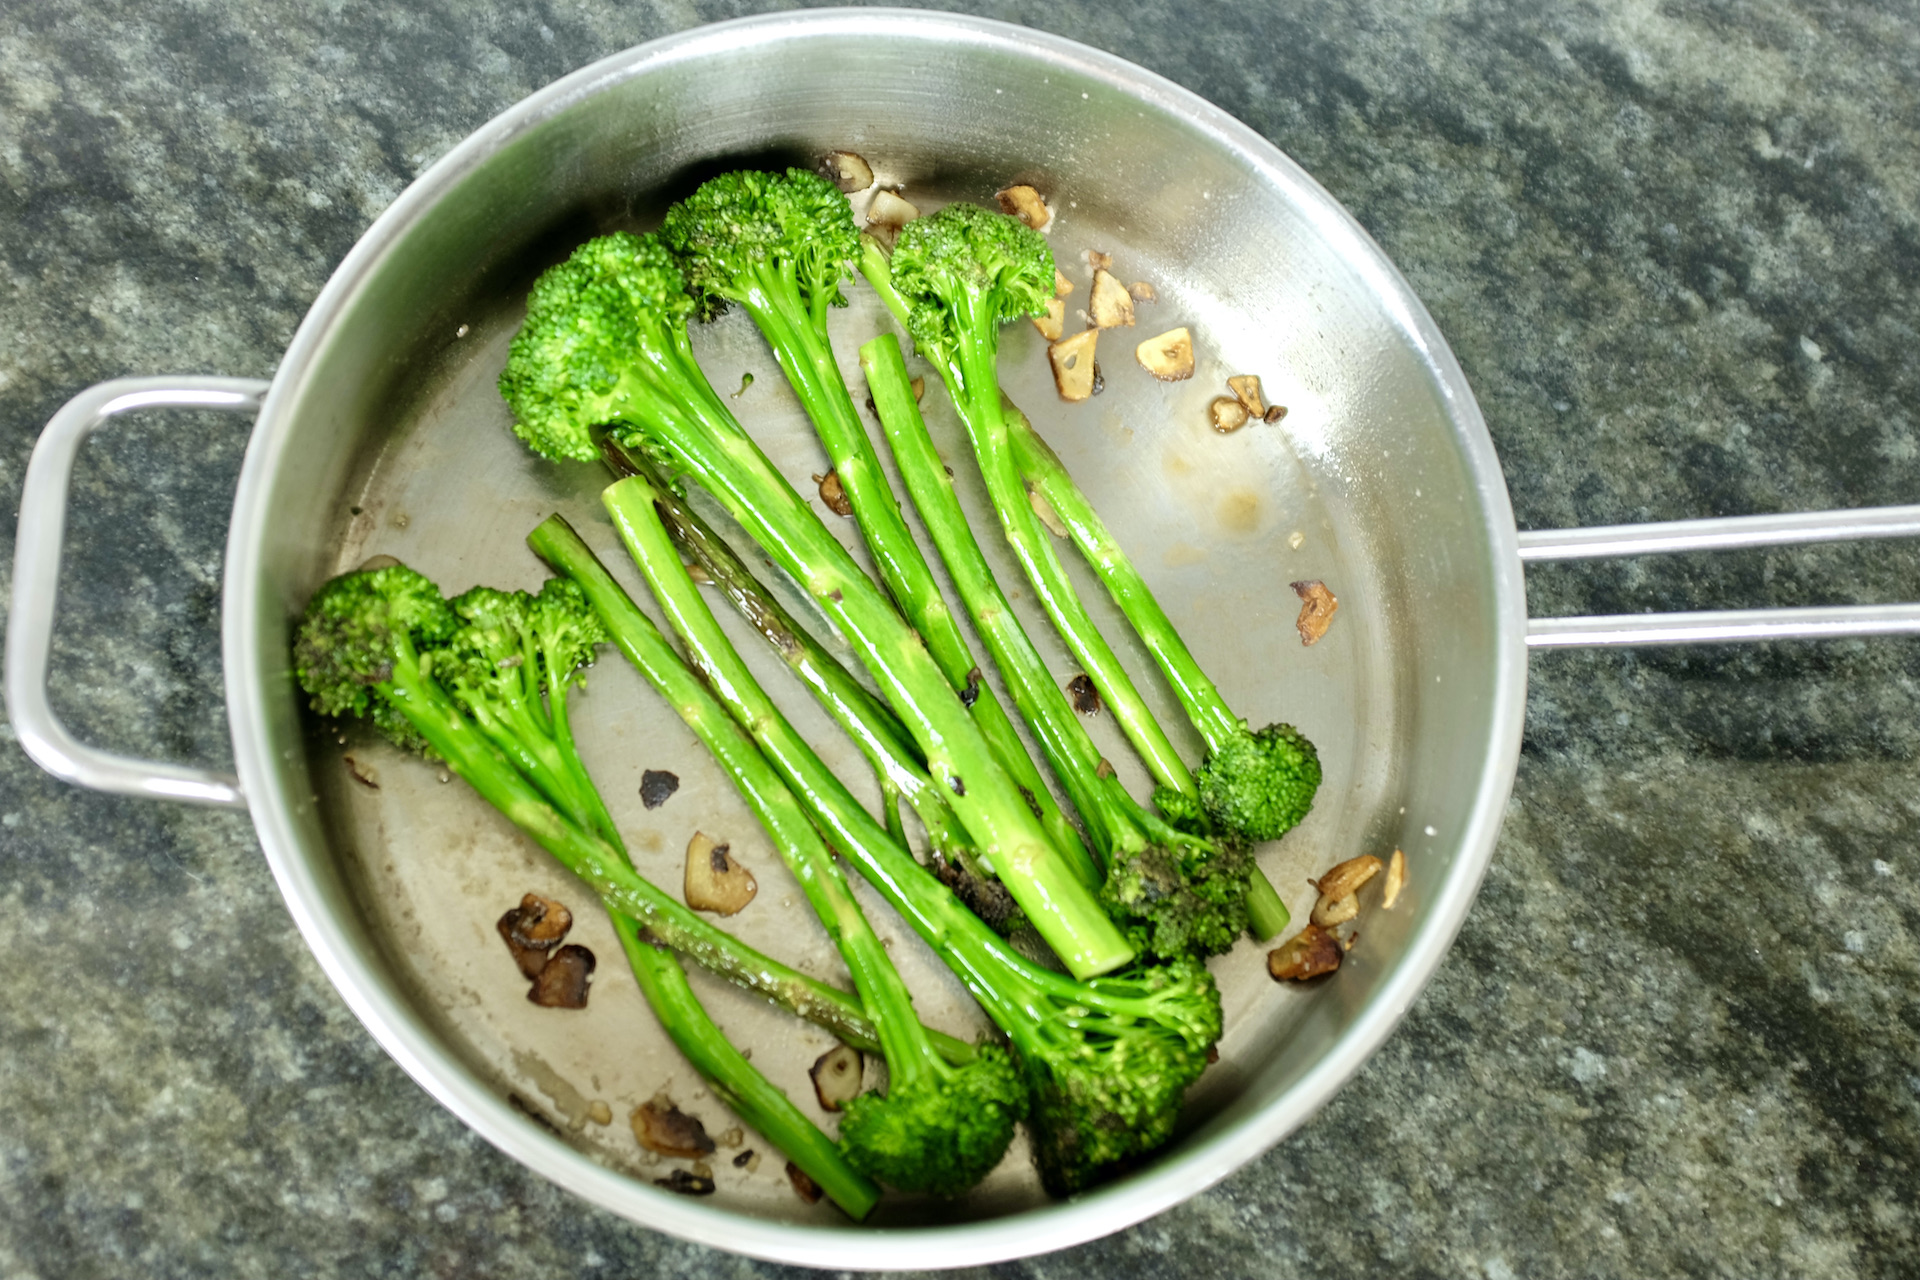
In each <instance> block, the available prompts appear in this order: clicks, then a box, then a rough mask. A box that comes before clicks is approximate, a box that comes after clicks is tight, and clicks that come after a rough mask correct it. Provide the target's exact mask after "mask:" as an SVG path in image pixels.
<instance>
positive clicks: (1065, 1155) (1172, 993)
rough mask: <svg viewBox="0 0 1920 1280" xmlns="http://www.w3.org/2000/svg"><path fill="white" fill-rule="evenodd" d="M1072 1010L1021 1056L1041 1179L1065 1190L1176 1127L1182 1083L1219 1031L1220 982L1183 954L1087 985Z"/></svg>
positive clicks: (1152, 1145) (1107, 1172)
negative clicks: (1043, 1045) (1043, 1044)
mask: <svg viewBox="0 0 1920 1280" xmlns="http://www.w3.org/2000/svg"><path fill="white" fill-rule="evenodd" d="M1084 986H1085V987H1086V988H1088V989H1089V990H1088V993H1087V998H1086V999H1085V1001H1084V1002H1083V1003H1082V1004H1079V1005H1077V1006H1075V1007H1074V1008H1073V1009H1072V1010H1070V1013H1071V1015H1072V1016H1071V1018H1070V1019H1068V1018H1063V1019H1060V1020H1057V1021H1055V1022H1053V1023H1050V1024H1048V1028H1047V1029H1048V1031H1049V1032H1050V1033H1051V1034H1050V1035H1049V1041H1050V1043H1049V1044H1048V1045H1047V1047H1046V1048H1044V1049H1042V1050H1041V1051H1039V1052H1029V1053H1027V1054H1026V1056H1025V1057H1024V1058H1023V1061H1022V1065H1023V1066H1024V1067H1025V1068H1026V1072H1027V1080H1028V1084H1029V1087H1030V1089H1031V1091H1032V1096H1033V1102H1032V1111H1031V1113H1030V1116H1029V1126H1028V1127H1029V1129H1030V1130H1031V1132H1032V1134H1033V1143H1034V1160H1035V1162H1036V1163H1037V1164H1038V1166H1039V1169H1040V1181H1041V1183H1042V1185H1044V1186H1045V1187H1046V1189H1047V1191H1048V1193H1049V1194H1052V1195H1055V1196H1066V1195H1071V1194H1073V1193H1074V1192H1076V1191H1081V1190H1084V1189H1086V1188H1087V1187H1089V1186H1091V1185H1093V1184H1094V1183H1095V1182H1098V1181H1100V1180H1101V1179H1103V1178H1106V1177H1109V1176H1111V1175H1113V1174H1115V1173H1119V1172H1122V1171H1124V1170H1125V1169H1126V1168H1128V1167H1129V1166H1130V1165H1131V1164H1132V1163H1133V1162H1134V1161H1136V1160H1138V1159H1140V1158H1141V1157H1143V1156H1145V1155H1147V1154H1148V1153H1150V1152H1152V1151H1154V1150H1155V1149H1157V1148H1158V1147H1160V1146H1161V1145H1162V1144H1163V1143H1165V1142H1166V1141H1167V1139H1168V1138H1169V1137H1171V1136H1172V1134H1173V1129H1174V1125H1175V1123H1176V1122H1177V1121H1178V1119H1179V1115H1180V1100H1181V1098H1182V1096H1183V1095H1184V1094H1185V1093H1186V1090H1187V1086H1188V1085H1190V1084H1192V1083H1193V1082H1194V1081H1195V1080H1197V1079H1199V1078H1200V1073H1201V1072H1202V1071H1204V1070H1206V1067H1207V1053H1208V1050H1210V1049H1211V1048H1212V1047H1213V1045H1214V1043H1215V1042H1216V1041H1217V1040H1219V1038H1220V1030H1221V1011H1220V991H1219V988H1217V987H1216V986H1215V985H1214V982H1213V978H1212V975H1210V974H1209V973H1208V972H1207V970H1206V966H1205V965H1204V964H1202V963H1200V962H1199V961H1197V960H1194V959H1191V958H1187V959H1182V960H1177V961H1174V962H1173V963H1171V964H1166V965H1155V966H1151V967H1148V968H1143V969H1136V970H1132V971H1129V972H1128V973H1125V974H1119V975H1115V976H1112V977H1106V978H1096V979H1094V980H1093V981H1091V982H1089V983H1086V984H1084Z"/></svg>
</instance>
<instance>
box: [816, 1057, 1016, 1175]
mask: <svg viewBox="0 0 1920 1280" xmlns="http://www.w3.org/2000/svg"><path fill="white" fill-rule="evenodd" d="M1026 1112H1027V1088H1026V1083H1025V1081H1024V1080H1023V1079H1022V1077H1021V1073H1020V1069H1019V1068H1018V1067H1017V1066H1016V1065H1015V1063H1014V1061H1013V1057H1012V1055H1011V1054H1009V1053H1008V1052H1007V1051H1006V1050H1005V1049H1002V1048H999V1047H998V1046H995V1045H981V1046H980V1049H979V1053H978V1054H977V1056H976V1057H975V1058H974V1060H973V1061H972V1062H970V1063H967V1064H966V1065H965V1066H958V1067H948V1068H946V1069H945V1070H943V1071H940V1072H938V1073H937V1074H930V1075H929V1076H927V1077H926V1078H925V1079H924V1080H923V1081H921V1082H919V1083H917V1084H916V1085H915V1086H914V1087H911V1088H904V1089H901V1088H896V1089H892V1090H890V1091H889V1092H888V1093H887V1094H886V1095H885V1096H884V1097H883V1096H881V1095H880V1094H876V1093H863V1094H861V1095H860V1096H859V1097H857V1098H855V1099H854V1100H853V1101H851V1102H849V1103H848V1104H847V1105H846V1110H845V1112H844V1114H843V1115H842V1116H841V1119H840V1148H841V1150H842V1151H843V1152H844V1153H845V1154H846V1157H847V1160H848V1161H849V1162H850V1163H851V1164H852V1165H853V1167H854V1168H856V1169H858V1170H860V1172H862V1173H864V1174H866V1175H867V1176H868V1177H870V1178H873V1179H875V1180H876V1181H879V1182H884V1183H886V1184H887V1185H888V1186H892V1187H898V1188H899V1189H900V1190H902V1191H925V1192H930V1193H932V1194H933V1195H939V1196H957V1195H959V1194H961V1193H962V1192H964V1191H966V1190H967V1189H968V1188H970V1187H972V1186H974V1185H975V1184H976V1183H978V1182H979V1181H980V1180H981V1179H982V1178H984V1177H986V1176H987V1174H988V1173H990V1172H992V1170H993V1167H994V1166H995V1165H997V1164H999V1163H1000V1160H1001V1157H1003V1156H1005V1155H1006V1153H1007V1144H1008V1143H1010V1142H1012V1141H1013V1127H1014V1125H1015V1124H1016V1123H1017V1122H1018V1121H1019V1120H1020V1119H1021V1118H1022V1117H1024V1116H1025V1115H1026Z"/></svg>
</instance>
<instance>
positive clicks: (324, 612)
mask: <svg viewBox="0 0 1920 1280" xmlns="http://www.w3.org/2000/svg"><path fill="white" fill-rule="evenodd" d="M459 625H460V619H459V617H458V616H457V615H456V614H455V613H454V612H453V610H452V609H451V608H449V607H448V605H447V602H446V600H445V599H443V598H442V597H441V595H440V588H438V587H436V586H434V585H433V583H432V582H431V581H429V580H428V579H427V578H426V577H424V576H423V575H421V574H419V573H416V572H414V571H413V570H412V569H409V568H407V566H405V565H403V564H394V565H388V566H386V567H384V568H380V569H363V570H360V571H359V572H356V573H345V574H341V575H340V576H339V577H337V578H334V579H333V580H331V581H330V582H328V583H327V584H326V585H324V586H322V587H321V588H320V590H318V591H316V592H315V593H314V595H313V599H311V600H309V601H308V602H307V609H306V612H305V613H304V614H303V615H302V616H301V619H300V630H299V634H298V635H297V636H296V637H295V639H294V645H293V669H294V675H295V677H296V678H297V679H298V680H299V681H300V687H301V688H302V689H304V690H306V692H307V695H308V697H309V698H311V699H312V705H313V709H314V710H315V711H318V712H319V713H320V714H322V715H327V716H361V717H365V718H367V719H370V720H372V721H373V723H374V726H375V727H376V728H377V729H379V730H380V732H381V733H382V734H384V735H385V736H386V737H387V738H389V739H390V740H392V741H393V742H394V743H396V744H397V745H399V746H401V747H404V748H405V749H407V750H409V751H417V752H420V753H422V754H425V752H426V742H425V740H424V739H422V738H421V737H420V735H419V734H418V733H417V732H416V731H415V730H414V728H413V726H412V725H411V724H409V723H408V721H407V719H406V717H405V716H403V715H401V714H400V712H399V711H398V710H397V709H396V708H395V707H394V705H393V702H392V701H391V699H390V697H389V691H390V690H391V687H392V680H393V675H394V668H395V667H396V665H399V664H402V663H411V662H414V661H416V660H417V659H418V658H419V657H420V656H421V655H423V654H425V655H431V654H432V653H433V652H434V651H435V650H436V649H438V648H439V647H440V646H441V645H443V644H445V643H446V642H447V640H448V639H449V638H450V637H451V636H452V635H453V633H454V631H455V630H456V629H458V627H459Z"/></svg>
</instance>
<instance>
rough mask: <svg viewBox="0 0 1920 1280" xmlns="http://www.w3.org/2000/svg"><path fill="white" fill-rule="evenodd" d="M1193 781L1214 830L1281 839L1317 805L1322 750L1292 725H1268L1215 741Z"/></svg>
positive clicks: (1260, 838) (1240, 835)
mask: <svg viewBox="0 0 1920 1280" xmlns="http://www.w3.org/2000/svg"><path fill="white" fill-rule="evenodd" d="M1194 780H1195V781H1196V782H1197V783H1198V784H1199V787H1200V804H1201V807H1202V808H1203V809H1205V811H1206V814H1207V816H1208V818H1210V819H1211V820H1212V822H1213V824H1214V827H1215V829H1216V830H1221V831H1230V832H1233V833H1234V834H1236V835H1238V836H1239V837H1241V838H1242V839H1245V840H1278V839H1279V838H1280V837H1281V836H1283V835H1285V834H1286V833H1287V832H1289V831H1291V830H1292V829H1293V828H1294V827H1296V826H1298V825H1299V824H1300V820H1301V819H1302V818H1304V817H1306V816H1307V810H1308V809H1311V808H1312V807H1313V793H1314V792H1315V791H1317V790H1318V789H1319V787H1320V753H1319V752H1317V751H1315V750H1314V747H1313V744H1312V743H1311V742H1309V741H1307V739H1306V737H1305V735H1303V734H1302V733H1301V732H1300V731H1299V730H1298V729H1296V728H1294V727H1293V726H1292V725H1289V724H1270V725H1268V726H1267V727H1266V728H1264V729H1259V730H1249V731H1247V732H1243V733H1240V734H1238V735H1236V736H1234V737H1233V738H1231V739H1229V740H1227V741H1226V742H1224V743H1221V744H1219V745H1217V746H1215V747H1214V749H1213V750H1212V751H1211V752H1209V753H1208V755H1207V760H1206V763H1205V764H1203V765H1202V766H1201V767H1200V769H1199V771H1198V773H1197V774H1196V775H1195V778H1194Z"/></svg>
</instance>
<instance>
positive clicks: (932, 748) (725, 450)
mask: <svg viewBox="0 0 1920 1280" xmlns="http://www.w3.org/2000/svg"><path fill="white" fill-rule="evenodd" d="M667 328H668V330H669V331H668V332H667V333H666V334H664V335H663V336H664V337H665V338H666V340H667V342H668V343H669V344H670V348H669V350H668V351H664V352H660V353H659V354H658V358H653V357H652V353H651V352H649V358H648V359H647V360H646V361H645V362H644V363H645V366H646V369H647V372H648V376H649V377H650V378H653V379H657V381H656V382H653V383H650V384H647V385H641V384H639V383H637V382H636V383H635V385H634V386H633V387H632V389H631V390H630V391H628V393H627V394H628V398H629V403H630V404H631V405H632V406H633V409H634V410H635V412H634V418H635V419H637V421H636V422H634V423H632V424H630V425H631V427H632V429H633V431H635V432H637V433H638V434H639V435H640V436H641V437H644V438H645V439H646V440H647V441H649V442H651V443H652V444H653V445H654V447H656V448H659V449H662V450H663V451H665V452H666V453H667V454H668V455H669V456H671V457H672V458H673V459H674V460H675V461H676V462H677V463H678V464H679V465H680V466H681V467H683V468H684V469H686V470H687V471H689V472H691V473H692V474H693V475H694V476H695V478H696V479H698V480H699V482H700V483H701V484H703V485H704V486H705V487H706V488H707V490H708V491H709V492H710V493H712V494H713V496H714V497H715V498H716V499H718V500H719V501H720V503H721V504H722V505H723V506H725V507H726V508H727V510H728V512H729V513H730V514H731V515H732V516H733V518H734V519H735V520H737V521H739V522H740V524H741V525H742V526H743V527H744V528H745V529H746V530H747V532H748V534H749V535H750V536H752V538H753V539H754V541H755V542H757V543H759V544H760V547H761V548H762V549H763V550H764V551H766V552H767V553H768V555H770V556H771V557H772V558H773V559H774V561H775V563H777V564H778V565H779V566H780V567H781V568H782V569H783V570H785V571H786V572H787V573H788V574H789V575H790V576H791V577H792V578H793V579H794V581H795V582H797V583H799V584H800V586H801V588H802V589H803V590H805V591H806V592H807V593H808V594H809V595H810V596H811V597H812V598H813V599H814V601H815V602H816V604H818V606H819V607H820V609H821V611H822V612H823V613H825V614H826V615H827V617H828V618H829V619H830V620H832V621H833V623H834V624H835V626H836V627H838V629H839V630H840V633H841V634H842V635H843V636H844V637H845V638H846V639H847V641H848V642H849V643H850V644H851V645H852V646H853V648H854V650H855V651H856V652H857V653H859V655H860V660H861V662H862V663H864V664H865V665H866V667H867V670H868V671H869V672H870V673H871V674H872V675H873V677H874V679H875V680H876V681H878V682H879V684H880V686H881V691H882V693H883V695H884V696H885V697H886V699H887V701H888V703H889V704H890V705H891V706H892V707H893V709H894V710H895V712H897V713H898V714H899V715H900V717H901V720H902V721H903V722H904V723H905V724H906V725H907V727H908V729H909V730H910V731H911V732H912V734H913V736H914V740H915V741H916V742H917V743H918V744H919V745H920V747H921V750H922V751H923V752H924V753H925V758H926V762H927V772H928V773H929V774H930V775H932V777H933V778H934V780H935V781H936V782H938V783H940V784H941V785H943V786H945V787H946V788H947V789H948V790H950V791H951V792H952V793H953V795H952V798H951V799H950V801H949V803H950V804H952V806H953V810H954V813H955V815H956V816H957V817H959V819H960V821H961V822H962V823H964V824H965V825H966V828H967V831H968V834H970V835H971V836H972V837H973V838H974V842H975V845H976V846H977V847H978V848H979V850H980V852H981V853H982V854H983V855H984V856H985V857H986V858H987V860H988V862H989V864H990V865H991V866H992V868H993V871H994V873H995V875H997V876H998V877H999V878H1000V881H1001V883H1002V884H1004V885H1005V886H1006V887H1007V890H1008V891H1009V892H1010V893H1011V894H1012V895H1013V898H1014V900H1015V901H1016V902H1018V903H1019V904H1020V905H1021V907H1022V909H1023V910H1025V912H1026V914H1027V917H1028V919H1029V920H1030V921H1031V922H1032V923H1033V925H1034V927H1035V928H1036V929H1037V930H1038V931H1039V933H1040V935H1041V937H1042V938H1043V939H1045V940H1046V942H1047V945H1048V946H1050V947H1052V948H1053V950H1054V952H1055V954H1057V955H1058V956H1059V957H1060V959H1061V960H1062V961H1063V962H1064V963H1065V964H1066V966H1067V968H1068V969H1069V970H1070V971H1072V972H1073V973H1074V974H1076V975H1077V976H1082V977H1089V976H1092V975H1094V974H1098V973H1105V972H1107V971H1108V970H1110V969H1116V968H1118V967H1119V966H1121V965H1123V964H1125V963H1126V962H1127V961H1128V960H1130V959H1132V958H1133V955H1134V951H1133V948H1132V947H1131V946H1130V945H1129V944H1128V942H1127V940H1126V938H1125V937H1124V936H1123V935H1122V934H1121V932H1120V930H1119V929H1118V927H1116V926H1115V925H1114V924H1113V922H1112V921H1110V920H1108V919H1107V918H1106V915H1105V913H1104V912H1102V911H1101V910H1100V907H1099V904H1098V903H1097V902H1096V901H1095V899H1094V895H1093V891H1092V890H1091V889H1090V888H1088V886H1087V885H1086V884H1085V883H1084V882H1083V881H1082V880H1081V879H1080V878H1079V875H1078V873H1077V872H1076V871H1075V870H1074V868H1073V864H1072V862H1071V861H1070V860H1069V859H1068V858H1067V856H1066V855H1063V854H1061V853H1060V852H1059V850H1057V849H1056V848H1054V846H1053V843H1052V840H1051V838H1050V837H1049V836H1048V835H1047V832H1046V828H1045V827H1044V825H1042V823H1041V822H1040V820H1039V819H1038V818H1037V817H1035V816H1034V814H1033V812H1032V810H1030V809H1029V808H1028V807H1027V800H1026V798H1025V796H1024V795H1023V794H1022V793H1021V791H1020V788H1019V786H1018V784H1016V783H1015V782H1014V780H1013V779H1012V778H1011V777H1009V776H1008V775H1007V773H1006V772H1005V770H1004V769H1002V768H1001V766H1000V764H999V762H998V761H997V760H996V759H995V758H994V755H993V752H992V750H991V748H990V747H989V746H988V745H987V741H986V739H985V737H984V736H982V734H981V733H980V730H979V727H978V726H977V725H975V724H974V722H973V719H972V717H971V716H970V714H969V713H968V711H967V709H966V707H965V705H964V704H963V703H962V701H961V699H960V696H959V695H958V694H956V693H955V692H954V691H953V688H952V686H951V685H949V684H948V683H947V680H946V676H945V675H944V674H943V673H942V672H941V670H940V668H939V665H938V664H937V663H935V662H934V660H933V657H932V655H930V654H929V653H927V651H926V648H925V646H924V645H922V644H921V642H920V637H919V635H918V634H917V633H915V632H914V631H913V629H912V628H910V627H909V626H908V625H907V624H906V621H905V620H904V619H903V618H901V616H900V615H899V613H898V612H896V611H895V609H894V607H893V605H892V604H891V603H890V602H889V601H888V600H887V599H886V597H885V596H884V595H883V594H882V593H881V591H880V589H879V587H878V586H876V585H875V583H874V582H873V580H872V579H870V578H868V577H867V576H866V575H865V574H864V573H862V572H861V571H860V569H859V567H858V566H857V565H856V564H855V563H854V562H853V559H852V557H851V556H850V555H849V554H848V553H847V550H846V548H845V547H843V546H841V545H840V543H839V541H838V540H837V539H836V538H835V537H834V536H833V534H832V533H830V532H829V531H828V530H827V527H826V526H825V525H824V524H822V523H821V522H820V519H819V517H818V516H817V515H815V514H814V512H813V511H812V510H811V509H809V508H808V506H807V505H806V503H805V502H804V501H802V500H801V498H800V496H799V494H797V493H795V492H794V490H793V487H792V486H791V485H789V484H788V483H787V482H786V480H785V478H784V477H782V476H781V475H780V474H779V472H778V471H776V470H775V469H774V468H773V465H772V463H770V462H769V461H768V460H767V458H766V455H765V454H763V453H761V452H760V449H759V447H758V446H757V445H755V444H754V442H753V441H752V439H751V438H750V437H748V436H747V434H746V433H745V432H744V431H742V430H741V429H740V426H739V424H738V423H737V422H735V421H734V420H733V415H732V414H731V413H730V412H729V411H728V409H727V407H726V405H725V404H723V403H721V401H720V399H719V397H718V396H717V395H716V394H715V393H714V391H713V388H712V387H711V386H710V385H709V384H708V383H707V381H706V378H705V376H704V375H702V374H701V372H700V367H699V365H698V364H697V363H696V362H695V361H694V359H693V353H692V349H691V347H690V346H689V344H688V342H687V337H686V330H685V327H684V325H681V326H672V325H668V326H667ZM649 345H650V344H649Z"/></svg>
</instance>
